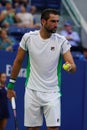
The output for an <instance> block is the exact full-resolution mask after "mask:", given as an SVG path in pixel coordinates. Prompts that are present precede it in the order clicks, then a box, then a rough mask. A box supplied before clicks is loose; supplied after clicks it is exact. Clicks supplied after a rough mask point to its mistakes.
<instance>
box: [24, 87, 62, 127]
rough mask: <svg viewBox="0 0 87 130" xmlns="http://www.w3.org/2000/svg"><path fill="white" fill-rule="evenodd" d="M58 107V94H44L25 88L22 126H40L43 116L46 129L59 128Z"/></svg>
mask: <svg viewBox="0 0 87 130" xmlns="http://www.w3.org/2000/svg"><path fill="white" fill-rule="evenodd" d="M60 106H61V105H60V97H59V95H58V92H53V93H46V92H38V91H35V90H31V89H29V88H26V91H25V109H24V125H25V126H27V127H35V126H42V124H43V115H44V117H45V121H46V126H47V127H51V126H60V123H61V121H60V120H61V119H60V113H61V112H60Z"/></svg>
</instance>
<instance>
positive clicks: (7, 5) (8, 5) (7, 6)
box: [6, 2, 12, 10]
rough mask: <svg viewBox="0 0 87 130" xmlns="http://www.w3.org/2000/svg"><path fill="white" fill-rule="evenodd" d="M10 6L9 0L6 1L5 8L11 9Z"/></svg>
mask: <svg viewBox="0 0 87 130" xmlns="http://www.w3.org/2000/svg"><path fill="white" fill-rule="evenodd" d="M11 8H12V4H11V3H10V2H8V3H6V9H8V10H9V9H11Z"/></svg>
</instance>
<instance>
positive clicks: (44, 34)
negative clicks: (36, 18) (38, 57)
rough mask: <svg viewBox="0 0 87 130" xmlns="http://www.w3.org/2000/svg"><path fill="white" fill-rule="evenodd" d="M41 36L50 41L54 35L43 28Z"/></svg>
mask: <svg viewBox="0 0 87 130" xmlns="http://www.w3.org/2000/svg"><path fill="white" fill-rule="evenodd" d="M40 35H41V37H42V38H43V39H48V38H49V37H50V36H51V35H52V33H49V32H47V31H46V29H45V28H41V30H40Z"/></svg>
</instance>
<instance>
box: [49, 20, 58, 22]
mask: <svg viewBox="0 0 87 130" xmlns="http://www.w3.org/2000/svg"><path fill="white" fill-rule="evenodd" d="M51 22H59V20H51Z"/></svg>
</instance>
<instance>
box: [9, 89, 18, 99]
mask: <svg viewBox="0 0 87 130" xmlns="http://www.w3.org/2000/svg"><path fill="white" fill-rule="evenodd" d="M7 97H8V99H10V100H11V98H12V97H16V93H15V91H14V90H11V89H8V90H7Z"/></svg>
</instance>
